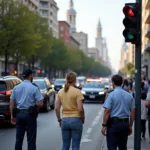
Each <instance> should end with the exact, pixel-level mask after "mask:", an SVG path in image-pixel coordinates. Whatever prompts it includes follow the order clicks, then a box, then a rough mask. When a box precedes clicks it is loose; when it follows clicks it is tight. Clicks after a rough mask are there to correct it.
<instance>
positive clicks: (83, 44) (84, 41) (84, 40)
mask: <svg viewBox="0 0 150 150" xmlns="http://www.w3.org/2000/svg"><path fill="white" fill-rule="evenodd" d="M72 36H73V37H74V38H75V39H76V40H77V41H78V42H79V43H80V49H81V50H82V51H83V52H84V53H85V54H86V55H88V35H87V34H86V33H84V32H73V33H72Z"/></svg>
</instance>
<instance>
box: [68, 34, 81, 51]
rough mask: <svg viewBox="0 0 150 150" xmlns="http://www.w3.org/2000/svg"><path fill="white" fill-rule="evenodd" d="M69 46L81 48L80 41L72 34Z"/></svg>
mask: <svg viewBox="0 0 150 150" xmlns="http://www.w3.org/2000/svg"><path fill="white" fill-rule="evenodd" d="M69 46H71V47H74V48H78V49H79V48H80V43H79V42H78V41H77V40H76V39H75V38H74V37H72V36H70V44H69Z"/></svg>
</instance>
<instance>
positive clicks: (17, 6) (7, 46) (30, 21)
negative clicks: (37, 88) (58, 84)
mask: <svg viewBox="0 0 150 150" xmlns="http://www.w3.org/2000/svg"><path fill="white" fill-rule="evenodd" d="M0 12H1V13H0V56H2V57H4V58H5V73H6V72H7V65H8V61H9V58H10V57H11V58H13V61H14V63H15V64H16V66H18V63H19V62H20V61H23V62H24V63H28V65H29V66H31V65H32V67H33V68H34V63H35V62H36V61H37V60H38V61H40V62H41V66H42V69H45V70H58V71H62V72H64V73H65V72H66V71H68V70H73V71H75V72H77V73H78V74H84V75H88V76H107V75H110V74H111V71H110V69H109V68H107V67H105V66H103V65H102V64H100V63H99V62H96V61H95V60H93V59H91V58H89V57H88V56H86V55H85V54H84V52H82V51H81V50H80V49H78V48H75V47H67V46H66V45H65V44H64V42H63V41H62V40H60V39H56V38H54V37H53V36H52V33H51V31H50V30H49V26H48V24H47V22H48V20H47V19H45V18H42V17H40V16H39V14H38V13H37V12H33V11H31V10H29V8H28V7H27V6H25V5H23V4H22V2H21V1H20V0H15V1H14V0H0ZM16 69H17V68H16Z"/></svg>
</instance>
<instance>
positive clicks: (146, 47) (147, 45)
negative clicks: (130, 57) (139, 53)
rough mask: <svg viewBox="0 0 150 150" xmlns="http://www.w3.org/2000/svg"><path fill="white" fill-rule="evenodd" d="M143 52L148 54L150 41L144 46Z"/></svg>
mask: <svg viewBox="0 0 150 150" xmlns="http://www.w3.org/2000/svg"><path fill="white" fill-rule="evenodd" d="M145 51H147V52H150V41H148V42H147V44H145Z"/></svg>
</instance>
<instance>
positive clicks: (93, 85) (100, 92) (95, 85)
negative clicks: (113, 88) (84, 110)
mask: <svg viewBox="0 0 150 150" xmlns="http://www.w3.org/2000/svg"><path fill="white" fill-rule="evenodd" d="M81 92H82V94H83V96H84V98H85V100H84V101H99V102H104V101H105V96H106V94H105V88H104V84H102V83H100V82H86V83H85V85H84V86H83V88H82V91H81Z"/></svg>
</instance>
